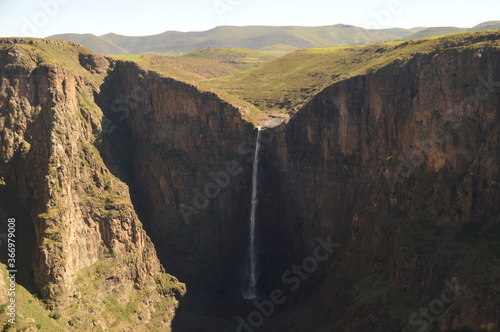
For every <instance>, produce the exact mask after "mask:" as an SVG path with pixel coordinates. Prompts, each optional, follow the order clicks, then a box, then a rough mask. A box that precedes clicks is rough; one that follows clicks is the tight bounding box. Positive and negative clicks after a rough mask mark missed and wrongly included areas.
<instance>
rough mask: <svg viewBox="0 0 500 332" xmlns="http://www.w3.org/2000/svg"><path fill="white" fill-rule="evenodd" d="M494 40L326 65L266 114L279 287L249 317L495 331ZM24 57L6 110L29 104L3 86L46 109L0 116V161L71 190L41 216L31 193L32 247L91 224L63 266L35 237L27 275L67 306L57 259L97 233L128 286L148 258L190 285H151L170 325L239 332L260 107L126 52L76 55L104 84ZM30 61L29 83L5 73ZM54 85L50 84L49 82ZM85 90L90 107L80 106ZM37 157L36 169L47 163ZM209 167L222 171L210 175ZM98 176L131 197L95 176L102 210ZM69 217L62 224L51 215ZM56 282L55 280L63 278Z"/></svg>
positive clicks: (497, 105) (145, 270) (269, 217)
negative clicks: (247, 107) (319, 79)
mask: <svg viewBox="0 0 500 332" xmlns="http://www.w3.org/2000/svg"><path fill="white" fill-rule="evenodd" d="M11 53H12V52H11ZM11 53H9V54H10V55H9V56H11V58H13V60H12V59H11V60H10V61H11V62H16V61H17V62H20V61H21V60H19V58H20V57H21V58H22V55H25V54H21V56H19V55H17V60H16V57H15V56H14V55H12V54H11ZM498 54H499V53H498V49H496V48H490V47H488V46H487V45H486V46H484V47H482V48H480V49H479V50H478V49H469V50H468V49H465V50H461V51H457V50H456V49H452V48H450V49H446V48H444V49H442V50H435V51H433V52H429V53H422V54H415V55H414V56H413V57H412V59H410V60H409V61H407V62H403V61H398V60H396V61H394V62H393V63H391V64H390V65H388V66H384V67H382V68H380V69H377V70H374V71H373V72H370V73H368V74H366V75H359V76H354V77H350V78H347V79H345V80H342V81H340V82H338V83H335V84H333V85H331V86H329V87H327V88H325V89H324V90H323V91H321V92H320V93H319V94H317V95H316V96H314V97H313V98H312V99H311V100H310V101H309V102H308V103H307V104H306V105H305V106H304V107H302V108H301V109H300V110H299V111H298V112H297V113H296V114H294V115H293V116H292V117H291V119H290V120H289V121H286V122H282V123H280V124H278V125H276V124H274V125H273V126H268V127H267V128H266V126H264V128H263V131H262V138H261V140H262V148H261V150H260V163H259V182H258V188H259V190H258V199H259V205H258V209H257V211H256V220H257V227H256V231H257V238H256V240H257V245H258V248H259V252H258V261H259V268H260V279H259V281H258V289H259V290H260V292H261V293H262V295H263V299H262V300H264V297H266V296H269V295H270V294H272V292H273V290H276V289H278V290H282V291H283V294H284V297H285V298H286V303H283V304H281V305H279V306H276V311H275V312H273V315H270V317H269V318H266V319H265V323H264V324H263V325H262V326H258V328H260V329H257V328H256V330H259V331H309V330H313V329H314V330H315V331H316V330H317V331H332V330H335V331H399V330H401V329H402V328H403V327H404V328H405V330H406V331H418V330H419V328H420V327H422V326H423V324H424V323H425V324H429V326H431V324H433V325H432V328H434V329H437V330H439V331H458V330H460V329H466V328H469V329H474V331H476V330H477V331H497V330H498V328H499V326H500V322H499V321H498V317H500V303H499V299H500V294H499V292H500V289H499V288H498V287H499V284H500V283H499V281H500V273H499V270H498V266H499V265H498V263H499V260H500V255H499V251H498V250H499V246H500V229H499V225H500V207H499V205H498V202H499V201H500V190H499V187H498V181H499V179H500V170H499V166H498V165H499V164H500V163H499V162H500V113H499V110H500V86H499V83H498V82H500V57H499V56H498ZM25 56H26V55H25ZM30 56H31V57H35V56H34V55H30ZM35 63H36V61H34V62H33V64H32V68H31V69H30V70H28V69H23V70H16V69H15V68H9V69H5V68H4V69H3V71H2V75H3V76H2V77H4V81H3V82H4V83H3V85H2V89H1V90H0V92H2V98H3V99H2V105H8V106H4V107H3V108H2V116H3V117H7V115H6V113H7V112H8V111H10V112H13V111H14V110H19V109H22V107H20V106H19V105H18V104H16V103H25V105H29V109H31V107H33V108H36V107H39V106H40V105H41V106H40V109H41V110H40V112H46V113H47V114H48V115H47V117H46V118H42V117H38V113H36V114H35V113H33V114H31V115H30V114H21V113H22V112H21V113H16V114H17V116H18V117H19V118H21V119H24V120H22V121H25V122H26V125H24V126H23V128H22V131H23V132H22V134H19V133H17V132H16V130H15V128H13V129H12V130H11V131H9V130H6V129H5V128H8V127H9V126H8V121H4V122H2V125H3V127H2V126H0V131H1V130H3V131H2V135H3V136H2V140H3V141H2V143H4V142H10V143H11V145H7V144H6V145H3V146H5V147H10V149H11V150H8V149H7V148H4V150H2V153H3V154H2V164H1V165H0V170H1V173H0V175H1V176H2V177H4V178H5V181H6V182H7V183H8V184H9V185H12V186H15V187H16V190H18V191H19V192H20V201H21V203H22V204H24V205H25V206H29V203H28V202H29V201H37V202H40V201H44V202H49V201H50V202H52V203H50V204H49V205H52V206H53V207H57V206H59V204H62V203H61V202H64V204H70V205H71V204H74V205H71V206H73V207H75V206H76V207H78V209H77V210H75V211H76V212H74V211H73V212H70V211H66V212H64V211H65V210H64V211H62V212H61V211H53V213H52V214H50V213H48V212H47V211H44V204H42V203H40V204H39V205H38V206H30V207H29V209H30V214H31V215H32V216H33V218H34V219H35V221H34V224H35V229H36V230H37V234H38V235H37V236H38V237H37V241H38V245H42V243H44V242H43V241H44V239H45V238H49V237H50V238H51V239H54V238H55V236H56V235H57V236H60V237H61V238H62V239H63V243H66V242H65V241H67V243H68V244H67V245H68V247H70V246H71V243H72V242H71V241H70V240H69V239H70V238H72V237H73V236H74V235H72V232H74V231H72V230H71V229H74V230H77V231H78V232H79V234H89V235H86V237H85V239H88V240H85V241H87V242H84V243H83V244H82V243H80V245H78V246H76V247H72V248H73V249H71V250H68V251H67V252H68V253H69V254H68V255H69V256H70V257H69V258H67V261H68V262H76V261H77V259H76V258H71V257H78V255H77V253H81V255H82V256H84V261H81V262H77V263H75V264H74V265H72V264H71V263H67V264H66V265H65V266H66V267H65V270H64V271H60V270H58V269H57V268H54V266H55V265H56V264H57V263H55V261H56V259H55V258H54V257H55V256H54V255H56V253H59V250H56V249H54V250H52V249H50V248H49V249H50V250H49V249H47V250H45V251H44V250H38V253H37V255H38V256H36V257H37V258H36V259H35V260H34V265H35V274H36V273H38V274H39V277H38V279H36V278H37V277H36V276H35V279H36V284H37V287H38V288H40V289H43V290H42V296H44V297H46V298H52V299H54V298H55V299H58V298H60V299H61V300H60V303H62V304H61V306H62V307H64V306H65V305H68V304H69V303H71V300H67V299H65V297H64V296H65V295H67V297H69V298H71V294H73V293H74V288H75V286H74V284H75V281H74V279H72V277H71V275H72V273H70V272H68V271H70V270H71V269H74V270H75V271H78V270H81V269H84V268H87V267H89V266H91V265H92V264H93V263H94V262H95V261H96V260H97V259H98V257H99V259H102V258H101V257H103V256H102V255H104V254H102V253H99V252H97V248H98V247H99V246H101V247H105V248H108V249H109V251H110V253H105V254H107V255H108V256H109V255H111V253H112V252H113V253H115V255H116V257H118V259H119V260H118V261H117V266H120V269H121V272H120V274H119V275H115V274H113V273H114V272H112V271H105V272H102V273H103V275H104V276H105V277H106V278H111V277H112V275H113V276H114V277H113V278H115V279H113V278H112V279H106V280H107V282H108V285H111V284H112V283H115V284H116V285H119V284H120V283H122V282H123V280H129V281H130V282H129V283H127V285H128V286H127V287H128V288H127V289H129V290H130V291H131V292H134V291H135V290H133V289H134V286H133V285H134V284H135V285H136V288H137V287H139V288H140V287H142V286H140V285H142V284H148V283H154V282H156V283H157V284H158V282H157V281H153V280H157V279H158V277H157V276H156V274H160V275H161V274H162V273H164V271H163V268H162V267H161V265H162V266H163V267H164V270H165V271H166V272H168V273H169V274H170V275H172V276H175V277H176V278H177V279H179V280H180V281H181V282H184V283H186V285H187V294H186V295H184V296H182V295H183V293H184V291H183V290H182V289H181V288H182V287H181V288H179V290H176V289H177V288H175V287H172V288H171V290H168V291H167V288H168V287H166V288H165V289H164V291H163V293H160V294H161V295H159V297H160V298H167V297H169V296H174V295H175V297H176V298H178V299H179V301H180V307H179V309H177V311H176V314H172V315H171V317H170V318H173V325H172V328H173V331H188V330H185V329H184V328H185V326H186V325H185V324H187V323H188V321H193V322H195V323H193V324H194V325H193V326H195V327H192V328H191V329H190V330H189V331H213V330H214V329H215V328H217V331H226V330H227V331H234V330H235V329H236V328H237V326H238V324H239V321H238V320H237V317H243V318H244V319H247V317H248V315H249V314H250V313H251V312H252V311H255V310H256V309H255V306H253V305H251V304H248V303H245V302H241V303H240V302H239V301H240V300H239V298H240V290H241V287H242V285H241V282H242V279H243V278H242V273H243V272H244V271H243V262H244V258H245V255H246V252H247V250H248V224H249V215H250V209H251V204H250V203H251V187H252V183H251V181H252V165H253V163H252V162H253V153H254V148H255V138H256V135H257V129H256V128H255V126H254V124H252V123H249V122H247V121H245V120H244V119H243V117H242V114H241V112H240V110H239V109H238V108H237V107H235V106H232V105H231V104H229V103H228V102H226V101H224V100H222V99H221V98H220V97H219V96H217V95H216V94H215V93H211V92H203V91H201V90H200V89H198V88H197V87H195V86H193V85H190V84H187V83H183V82H180V81H177V80H174V79H171V78H165V77H162V76H161V75H160V74H158V73H155V72H152V71H146V70H144V69H142V68H140V67H139V66H137V65H136V64H134V63H132V62H124V61H109V60H108V59H106V58H104V57H101V56H98V55H92V56H81V55H80V56H79V63H80V65H81V66H82V67H83V68H85V69H86V70H87V71H91V72H94V73H95V72H101V73H104V72H106V73H107V75H106V77H105V78H104V81H103V82H102V84H100V85H98V84H96V83H93V82H91V81H90V79H89V78H87V77H84V76H81V75H80V76H79V75H74V74H70V73H68V72H66V71H65V70H63V69H53V68H52V67H51V66H47V67H43V66H41V67H37V66H38V65H36V64H35ZM56 68H57V67H56ZM68 77H70V78H68ZM26 79H28V80H30V82H29V83H26V85H25V86H26V87H27V88H26V90H23V89H25V88H23V87H22V86H21V85H19V84H18V83H16V80H26ZM86 80H88V81H86ZM63 82H64V83H63ZM47 86H48V89H49V90H50V91H51V93H50V94H46V93H45V92H43V91H44V90H43V89H46V88H47ZM78 93H79V94H83V95H85V96H86V98H87V99H89V100H90V102H88V103H89V105H91V106H88V105H87V106H88V107H87V108H85V107H83V106H82V105H83V104H84V102H83V101H81V100H77V99H78V98H77V95H78ZM19 96H22V97H23V98H21V97H19ZM467 97H469V98H467ZM82 98H83V97H82ZM464 100H465V101H466V102H464ZM68 105H70V106H68ZM94 106H95V107H94ZM97 106H98V107H97ZM27 107H28V106H27ZM24 109H28V108H24ZM68 109H70V110H68ZM26 113H29V112H28V111H26ZM68 113H70V114H71V117H69V116H68ZM80 114H82V117H83V118H82V119H81V118H80ZM77 119H78V120H77ZM18 121H19V120H18ZM22 121H21V122H22ZM44 121H45V122H44ZM46 122H47V123H46ZM11 127H14V125H12V126H11ZM48 133H49V134H48ZM56 134H57V135H56ZM9 135H13V136H12V137H10V136H9ZM16 135H18V136H16ZM44 135H49V136H51V137H52V138H49V139H46V138H44ZM93 135H95V137H97V140H94V136H93ZM13 137H15V139H14V138H13ZM21 137H22V138H23V139H22V140H21V139H20V138H21ZM58 140H59V141H58ZM25 141H26V142H29V144H30V145H31V149H29V148H26V146H25V144H24V143H23V142H25ZM47 142H53V143H50V144H49V143H47ZM54 142H55V143H54ZM71 142H83V143H79V144H80V146H77V147H75V146H74V145H72V144H73V143H71ZM37 144H38V149H36V150H34V149H33V147H35V146H37ZM59 146H60V148H59ZM94 146H95V148H94ZM23 149H24V150H23ZM26 149H27V150H28V151H25V150H26ZM83 150H85V151H90V152H86V153H83V154H82V153H80V152H79V151H83ZM23 151H24V152H23ZM23 153H24V155H23ZM54 156H58V158H56V159H58V163H59V164H57V162H54V160H53V159H54ZM70 157H71V158H70ZM65 158H66V159H65ZM101 158H102V161H101ZM49 160H50V161H49ZM74 160H78V161H79V162H76V163H75V162H74ZM80 161H81V163H80ZM56 164H57V165H56ZM89 164H90V165H89ZM34 165H43V167H46V169H45V168H43V167H38V166H34ZM52 166H57V167H52ZM51 167H52V168H51ZM35 168H36V172H35V171H34V169H35ZM68 168H69V169H68ZM95 169H97V170H98V171H97V172H93V171H92V170H95ZM35 173H36V174H35ZM221 173H224V174H225V175H221ZM19 174H21V175H22V176H20V175H19ZM30 174H33V175H30ZM46 174H50V175H49V176H48V178H47V181H46V182H44V181H45V180H44V181H40V180H39V179H44V178H45V175H46ZM111 174H112V175H113V177H111ZM114 177H116V179H115V178H114ZM55 178H57V179H59V180H57V183H55V182H54V183H52V182H51V179H52V180H53V179H55ZM228 178H229V180H228V181H227V182H228V184H227V185H226V183H225V182H224V181H225V180H227V179H228ZM218 181H219V183H217V182H218ZM210 183H212V184H215V185H216V186H215V187H214V186H213V185H212V187H211V188H208V189H206V188H207V185H208V184H210ZM59 184H60V188H61V189H57V188H59V187H57V185H59ZM53 186H54V187H53ZM56 187H57V188H56ZM107 187H116V188H118V189H117V192H119V193H120V195H118V196H119V197H120V198H123V197H124V199H125V200H126V201H127V202H125V203H123V202H120V201H119V198H118V197H110V195H108V194H106V195H107V196H105V197H104V198H103V201H105V202H106V204H107V205H105V206H104V207H102V209H100V210H99V209H98V208H97V206H100V205H99V204H98V203H96V202H93V201H89V202H81V201H80V200H78V199H77V196H78V195H80V196H82V195H83V193H84V192H85V193H89V194H90V193H91V192H92V193H93V194H94V195H96V193H99V194H101V192H105V191H106V190H107V189H105V188H107ZM54 188H56V189H57V190H56V189H54ZM75 188H76V189H75ZM94 188H97V189H94ZM214 188H220V190H217V189H214ZM61 192H63V193H65V195H63V194H61ZM207 193H208V194H207ZM103 195H104V194H103ZM204 196H213V197H209V198H206V197H205V198H206V199H204V198H203V197H204ZM67 197H72V198H71V199H67ZM129 197H130V198H129ZM59 199H60V201H59ZM110 201H111V202H110ZM130 202H131V203H130ZM47 204H48V203H47ZM112 211H117V212H116V214H115V213H114V212H112ZM42 213H45V214H48V215H42V216H40V214H42ZM117 216H119V217H117ZM36 218H38V219H36ZM72 220H78V223H77V224H76V225H75V224H74V222H73V221H72ZM139 220H140V221H139ZM94 222H95V224H94ZM141 222H142V224H143V226H144V229H145V233H144V232H143V231H142V228H141V225H140V224H141ZM66 223H67V224H69V225H72V226H71V227H73V228H71V227H70V229H66V228H64V227H63V229H62V230H61V231H59V232H56V233H57V234H56V235H54V234H55V231H54V232H44V230H46V229H48V228H50V227H55V226H54V225H59V224H63V225H65V224H66ZM43 234H45V235H43ZM146 234H147V236H146ZM149 238H151V242H152V243H150V242H149V240H148V239H149ZM327 238H330V239H331V241H333V242H335V243H338V244H339V246H338V247H336V248H335V250H333V251H332V253H331V255H329V257H328V260H327V261H324V262H318V264H317V268H314V269H311V270H312V272H311V273H306V274H307V277H305V276H304V277H300V278H301V280H300V282H299V283H298V287H297V290H296V291H293V290H291V283H287V282H284V278H283V275H284V273H286V272H287V271H289V270H292V269H293V267H294V266H303V262H304V259H306V258H308V257H311V256H312V255H313V254H314V252H315V249H316V248H317V247H318V243H319V242H318V240H319V241H320V242H321V241H327ZM66 239H67V240H66ZM46 242H47V241H46ZM103 243H104V245H102V244H103ZM97 244H98V245H97ZM65 245H66V244H63V246H65ZM153 245H154V246H153ZM51 250H52V251H51ZM63 252H65V251H63ZM156 254H157V256H158V259H157V258H156ZM122 255H123V258H121V257H122ZM126 256H130V257H132V259H131V260H127V259H125V257H126ZM61 257H62V258H61ZM64 257H65V256H64V255H61V256H60V257H59V256H57V259H66V258H64ZM51 259H54V262H51V261H50V260H51ZM125 262H127V263H125ZM160 262H161V265H160ZM45 270H48V271H49V272H43V273H42V271H45ZM302 271H303V270H302ZM108 274H109V275H108ZM297 275H299V274H297ZM42 276H43V277H42ZM289 276H290V274H289ZM288 280H290V279H288ZM446 282H448V283H451V284H455V285H456V284H459V285H462V286H464V287H465V288H463V289H462V291H461V292H460V293H459V295H458V296H456V298H455V299H454V300H453V302H452V303H450V304H449V306H448V307H447V308H446V310H443V311H442V312H441V313H440V314H439V315H436V319H435V320H434V322H429V321H427V320H425V319H423V322H422V317H421V316H418V315H417V316H415V317H414V318H415V319H414V321H412V322H411V321H409V319H408V317H409V316H411V315H412V313H413V312H418V310H419V308H421V307H426V306H428V304H429V303H430V302H431V301H432V300H433V299H435V298H439V296H440V294H441V293H442V290H443V287H445V285H446ZM60 284H64V285H66V284H67V285H68V286H67V287H66V286H64V287H61V289H62V290H60V291H59V290H58V289H59V288H58V287H59V286H58V285H60ZM47 285H49V286H50V287H45V288H44V286H47ZM112 287H114V286H108V288H109V289H111V288H112ZM56 288H57V289H56ZM108 288H106V289H108ZM109 289H108V290H109ZM152 298H154V299H155V300H151V301H159V300H158V298H157V297H156V295H154V296H152ZM56 302H57V301H56ZM220 303H222V304H221V307H220V310H221V311H224V313H221V312H220V311H218V307H217V306H218V304H220ZM224 303H229V304H226V305H224ZM230 307H232V310H234V311H233V312H228V311H230V310H228V308H230ZM169 308H170V310H172V312H175V310H174V309H172V307H169ZM165 322H166V321H165ZM247 322H248V321H247ZM102 326H105V324H104V323H103V324H102ZM478 326H479V327H480V329H479V328H477V327H478ZM321 329H323V330H321Z"/></svg>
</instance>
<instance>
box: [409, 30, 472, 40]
mask: <svg viewBox="0 0 500 332" xmlns="http://www.w3.org/2000/svg"><path fill="white" fill-rule="evenodd" d="M466 31H468V29H462V28H455V27H439V28H428V29H423V30H420V31H418V32H416V33H414V34H411V35H409V36H406V37H404V38H403V39H405V40H410V39H419V38H425V37H431V36H440V35H446V34H450V33H456V32H466Z"/></svg>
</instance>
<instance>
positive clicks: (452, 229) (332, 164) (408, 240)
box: [259, 46, 500, 331]
mask: <svg viewBox="0 0 500 332" xmlns="http://www.w3.org/2000/svg"><path fill="white" fill-rule="evenodd" d="M499 68H500V58H499V57H498V50H497V49H494V48H489V47H488V46H485V47H484V48H482V49H480V50H477V49H476V50H462V51H457V50H455V49H453V50H444V51H439V52H433V53H431V54H425V55H424V54H422V55H416V56H415V57H414V58H413V59H411V60H410V61H409V62H408V63H401V62H398V61H396V62H395V63H393V64H391V65H390V66H387V67H385V68H382V69H380V70H378V71H376V72H374V73H371V74H368V75H366V76H360V77H353V78H351V79H348V80H345V81H342V82H340V83H337V84H335V85H333V86H331V87H329V88H327V89H325V90H324V91H323V92H322V93H320V94H319V95H318V96H316V97H315V98H314V99H313V100H312V101H311V102H310V103H309V104H308V105H307V106H306V107H304V108H303V109H302V110H301V111H300V112H299V113H298V114H297V116H296V117H295V118H293V119H292V120H291V121H290V122H289V123H288V125H287V127H286V131H285V132H283V133H281V134H278V135H276V138H275V139H274V140H273V142H272V143H270V144H269V146H268V149H267V151H266V154H265V157H266V171H265V172H264V174H265V175H264V176H265V179H263V180H262V182H263V183H265V185H264V188H262V189H261V192H262V195H263V196H264V199H262V204H261V207H259V210H260V211H261V212H260V220H264V221H265V222H264V224H263V225H262V227H263V230H262V233H261V235H262V241H261V246H262V249H261V250H262V251H263V257H264V259H265V260H264V264H265V266H266V270H267V271H268V273H267V275H276V274H278V275H280V274H281V273H283V271H285V270H286V269H288V268H290V266H291V265H288V266H287V265H286V264H290V261H292V262H293V261H295V262H301V259H302V258H303V257H307V256H310V255H311V253H312V249H314V245H315V239H316V238H317V237H318V236H323V237H324V236H326V235H327V234H331V236H332V238H334V239H335V240H336V242H339V243H340V244H341V248H340V249H339V251H338V252H336V253H335V257H336V258H335V259H334V263H333V264H331V265H330V266H325V265H324V266H320V267H319V268H318V271H317V276H319V278H320V279H321V278H323V282H322V284H323V286H322V290H321V292H320V294H321V300H320V304H319V306H318V308H319V309H320V311H321V312H322V314H323V316H324V317H327V318H328V319H330V320H332V319H333V320H335V321H337V322H339V323H338V324H337V325H333V326H335V330H336V331H337V330H339V331H348V330H352V329H355V330H366V331H367V330H370V331H387V330H397V329H398V328H401V326H406V330H407V331H413V330H419V329H421V328H422V329H423V328H427V327H429V328H430V327H431V326H434V325H433V324H437V326H438V327H439V329H440V330H443V331H444V330H455V329H459V328H467V327H468V328H472V329H474V330H480V329H481V330H484V331H496V330H498V328H499V322H498V321H497V319H498V317H499V312H498V308H499V302H498V301H499V299H500V294H499V291H500V289H499V288H498V285H499V281H500V273H499V272H500V271H499V270H498V268H497V266H498V263H499V259H500V257H499V256H498V241H499V239H500V238H499V237H498V236H499V233H498V231H499V228H498V227H499V221H500V219H499V215H500V214H499V212H500V211H499V206H498V204H497V203H495V202H498V201H499V199H500V191H499V188H498V181H499V179H500V173H499V167H498V165H499V158H500V154H499V146H500V145H499V143H500V141H499V133H500V132H499V129H500V127H499V119H500V118H499V116H500V114H499V110H500V83H498V82H500V69H499ZM277 244H278V245H277ZM276 247H278V248H280V249H279V252H278V254H277V255H275V253H276ZM284 258H288V260H286V259H285V260H284ZM284 262H285V263H284ZM276 268H277V269H276ZM447 285H459V286H460V287H463V288H461V289H460V292H459V294H458V295H456V297H454V298H453V300H452V301H451V300H450V301H449V302H446V304H445V305H446V308H447V309H446V311H444V307H443V308H442V309H441V308H437V309H433V308H432V305H435V307H434V308H436V305H437V307H439V306H440V305H441V304H443V302H442V301H441V296H442V294H443V293H442V292H443V290H444V289H447V288H449V287H448V286H447ZM433 300H437V301H438V302H436V301H434V302H432V301H433ZM439 301H441V302H439ZM439 303H440V304H439ZM420 308H423V309H424V310H426V311H427V312H429V310H434V311H431V314H430V316H425V315H424V314H422V313H421V311H420ZM443 311H444V313H443ZM408 317H410V319H408ZM425 317H430V318H425ZM436 322H437V323H436Z"/></svg>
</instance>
